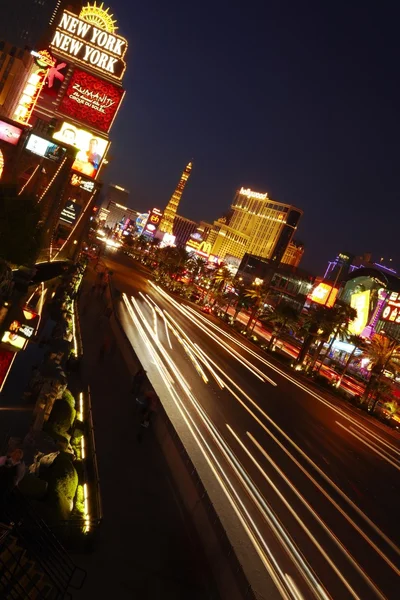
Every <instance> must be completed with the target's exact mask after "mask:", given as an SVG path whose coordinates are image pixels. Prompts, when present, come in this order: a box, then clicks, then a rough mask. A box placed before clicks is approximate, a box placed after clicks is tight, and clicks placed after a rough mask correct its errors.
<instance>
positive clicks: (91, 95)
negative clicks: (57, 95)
mask: <svg viewBox="0 0 400 600" xmlns="http://www.w3.org/2000/svg"><path fill="white" fill-rule="evenodd" d="M124 93H125V92H124V90H123V89H122V88H120V87H118V86H116V85H114V84H113V83H109V82H107V81H105V80H103V79H99V78H98V77H95V76H94V75H90V74H89V73H86V72H85V71H81V69H75V71H74V73H73V75H72V77H71V80H70V82H69V84H68V87H67V91H66V92H65V94H64V96H63V99H62V101H61V104H60V106H59V107H58V109H57V110H58V112H60V113H62V114H64V115H67V116H69V117H71V118H73V119H74V120H76V121H79V122H80V123H85V124H86V125H89V126H90V127H94V128H95V129H99V130H100V131H104V132H105V133H107V132H108V131H109V129H110V127H111V125H112V122H113V120H114V117H115V115H116V114H117V111H118V108H119V105H120V104H121V101H122V98H123V96H124Z"/></svg>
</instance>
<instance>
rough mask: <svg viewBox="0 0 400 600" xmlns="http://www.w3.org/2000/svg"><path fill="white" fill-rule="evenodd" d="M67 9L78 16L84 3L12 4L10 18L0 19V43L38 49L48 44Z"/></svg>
mask: <svg viewBox="0 0 400 600" xmlns="http://www.w3.org/2000/svg"><path fill="white" fill-rule="evenodd" d="M67 6H68V7H69V8H70V10H71V9H72V10H74V9H75V10H77V11H78V13H79V10H80V8H81V7H82V1H81V0H14V2H12V4H9V7H8V10H7V18H2V19H0V40H4V41H8V42H10V43H11V44H12V45H15V46H17V47H20V48H25V47H28V48H29V49H30V50H39V46H40V45H43V44H45V43H46V42H47V43H48V41H49V37H48V36H49V30H50V28H51V26H52V25H53V24H54V22H55V21H56V20H57V18H58V17H59V16H60V14H61V13H62V11H63V9H64V8H66V7H67ZM46 38H47V39H46Z"/></svg>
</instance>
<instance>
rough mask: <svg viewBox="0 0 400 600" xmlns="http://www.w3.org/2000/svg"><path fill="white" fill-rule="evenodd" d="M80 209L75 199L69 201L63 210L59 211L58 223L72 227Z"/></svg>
mask: <svg viewBox="0 0 400 600" xmlns="http://www.w3.org/2000/svg"><path fill="white" fill-rule="evenodd" d="M81 210H82V207H81V206H80V204H77V203H76V200H75V199H72V198H71V199H69V200H67V202H66V203H65V206H64V208H63V209H62V211H61V215H60V221H63V222H64V223H67V224H68V225H74V224H75V221H76V220H77V218H78V217H79V215H80V212H81Z"/></svg>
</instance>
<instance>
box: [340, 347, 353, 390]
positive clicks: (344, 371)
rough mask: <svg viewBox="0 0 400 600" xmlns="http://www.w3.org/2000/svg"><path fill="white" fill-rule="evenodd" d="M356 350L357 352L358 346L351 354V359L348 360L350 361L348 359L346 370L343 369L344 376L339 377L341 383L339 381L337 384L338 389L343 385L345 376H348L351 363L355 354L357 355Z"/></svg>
mask: <svg viewBox="0 0 400 600" xmlns="http://www.w3.org/2000/svg"><path fill="white" fill-rule="evenodd" d="M356 350H357V346H354V348H353V350H352V353H351V354H350V356H349V358H348V359H347V361H346V364H345V366H344V369H343V371H342V374H341V376H340V377H339V381H338V382H337V384H336V386H337V387H338V388H340V386H341V385H342V381H343V377H344V376H345V375H346V373H347V369H348V368H349V366H350V363H351V361H352V360H353V358H354V354H355V351H356Z"/></svg>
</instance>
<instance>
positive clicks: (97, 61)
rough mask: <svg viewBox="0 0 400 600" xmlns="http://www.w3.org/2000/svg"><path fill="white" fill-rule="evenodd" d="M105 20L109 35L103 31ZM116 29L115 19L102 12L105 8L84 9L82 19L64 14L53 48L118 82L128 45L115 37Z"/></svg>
mask: <svg viewBox="0 0 400 600" xmlns="http://www.w3.org/2000/svg"><path fill="white" fill-rule="evenodd" d="M104 20H106V21H107V22H108V25H109V28H110V29H108V31H106V28H105V27H104V26H103V27H102V24H103V23H104ZM116 29H117V28H116V27H115V21H114V20H113V19H112V15H110V14H109V13H108V10H104V9H103V4H101V6H96V3H95V4H94V6H90V5H88V6H85V7H84V8H83V9H82V11H81V13H80V15H79V17H78V16H77V15H75V14H74V13H72V12H69V11H68V10H64V11H63V13H62V15H61V19H60V21H59V23H58V25H57V28H56V30H55V32H54V35H53V38H52V40H51V42H50V46H51V47H52V48H53V49H54V50H57V53H58V54H61V55H63V56H66V57H68V58H72V59H73V60H74V61H77V62H80V63H81V64H82V65H86V66H90V67H91V68H93V69H95V70H96V71H99V73H102V74H104V75H107V76H108V77H112V78H114V79H117V80H119V79H121V78H122V76H123V74H124V72H125V68H126V64H125V61H124V56H125V53H126V50H127V48H128V43H127V41H126V39H125V38H123V37H121V36H119V35H118V34H117V33H115V30H116ZM110 31H112V33H110Z"/></svg>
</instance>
